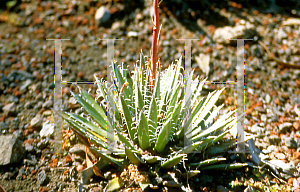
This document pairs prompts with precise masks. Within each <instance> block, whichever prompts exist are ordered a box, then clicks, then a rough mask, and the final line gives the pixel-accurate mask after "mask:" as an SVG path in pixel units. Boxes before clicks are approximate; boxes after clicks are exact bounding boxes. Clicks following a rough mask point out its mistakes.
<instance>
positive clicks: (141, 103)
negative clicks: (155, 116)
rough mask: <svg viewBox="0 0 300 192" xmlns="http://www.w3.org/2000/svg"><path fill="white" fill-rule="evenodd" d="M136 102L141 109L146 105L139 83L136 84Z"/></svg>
mask: <svg viewBox="0 0 300 192" xmlns="http://www.w3.org/2000/svg"><path fill="white" fill-rule="evenodd" d="M135 102H136V104H135V105H136V106H137V107H138V109H139V110H141V109H142V108H143V106H144V101H143V97H142V94H141V91H140V89H139V87H138V85H137V84H136V87H135Z"/></svg>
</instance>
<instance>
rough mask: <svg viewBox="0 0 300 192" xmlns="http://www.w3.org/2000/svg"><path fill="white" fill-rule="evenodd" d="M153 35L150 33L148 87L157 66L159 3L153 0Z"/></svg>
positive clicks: (152, 83)
mask: <svg viewBox="0 0 300 192" xmlns="http://www.w3.org/2000/svg"><path fill="white" fill-rule="evenodd" d="M153 17H154V18H153V19H154V21H153V25H154V26H153V33H152V45H151V70H150V71H151V73H150V82H149V84H150V85H154V79H155V75H156V65H157V46H158V42H157V39H158V32H159V30H158V27H159V3H158V0H153Z"/></svg>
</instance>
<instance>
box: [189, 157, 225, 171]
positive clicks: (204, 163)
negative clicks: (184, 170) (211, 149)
mask: <svg viewBox="0 0 300 192" xmlns="http://www.w3.org/2000/svg"><path fill="white" fill-rule="evenodd" d="M221 161H226V158H224V157H216V158H213V159H206V160H203V161H200V162H199V163H190V164H189V165H190V166H192V167H193V166H197V167H196V169H198V168H199V167H203V166H207V165H212V164H215V163H219V162H221Z"/></svg>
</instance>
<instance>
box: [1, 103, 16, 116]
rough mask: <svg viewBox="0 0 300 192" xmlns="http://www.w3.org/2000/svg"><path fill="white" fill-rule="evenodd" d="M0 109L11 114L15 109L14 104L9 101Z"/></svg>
mask: <svg viewBox="0 0 300 192" xmlns="http://www.w3.org/2000/svg"><path fill="white" fill-rule="evenodd" d="M2 110H3V111H4V112H5V113H6V114H12V113H14V112H15V111H16V104H15V103H14V102H13V103H9V104H7V105H5V106H4V107H3V108H2Z"/></svg>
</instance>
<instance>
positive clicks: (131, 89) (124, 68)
mask: <svg viewBox="0 0 300 192" xmlns="http://www.w3.org/2000/svg"><path fill="white" fill-rule="evenodd" d="M122 68H123V78H125V79H126V81H127V82H128V89H129V92H130V93H131V94H133V83H132V79H131V77H130V73H128V69H127V67H126V65H124V64H123V67H122Z"/></svg>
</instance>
